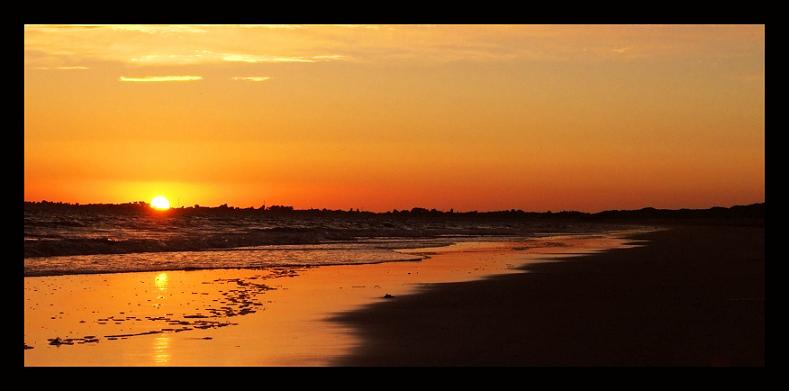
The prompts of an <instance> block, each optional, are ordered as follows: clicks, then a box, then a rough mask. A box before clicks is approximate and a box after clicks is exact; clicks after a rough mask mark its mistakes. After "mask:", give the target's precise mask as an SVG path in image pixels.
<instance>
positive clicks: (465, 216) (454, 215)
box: [24, 201, 764, 225]
mask: <svg viewBox="0 0 789 391" xmlns="http://www.w3.org/2000/svg"><path fill="white" fill-rule="evenodd" d="M24 209H25V213H31V214H37V213H74V214H80V213H95V214H117V215H149V214H154V213H158V214H161V213H166V214H167V215H168V216H172V217H179V216H239V217H292V218H348V219H382V220H385V219H434V220H464V221H468V220H476V221H491V220H496V221H504V220H554V221H579V222H586V221H590V222H596V221H615V222H623V223H627V222H631V221H632V222H638V223H643V222H645V221H646V222H648V221H652V220H675V221H676V222H679V223H683V222H688V223H709V222H715V221H724V222H726V223H730V222H735V221H736V222H740V223H743V224H751V223H752V224H757V225H758V224H759V223H760V221H762V220H763V219H764V203H759V204H751V205H737V206H732V207H730V208H724V207H713V208H709V209H655V208H642V209H636V210H608V211H603V212H597V213H587V212H578V211H561V212H550V211H549V212H526V211H523V210H520V209H510V210H501V211H491V212H477V211H465V212H456V211H454V210H448V211H441V210H436V209H426V208H418V207H416V208H412V209H410V210H396V209H395V210H392V211H387V212H369V211H360V210H359V209H349V210H330V209H294V208H293V207H292V206H283V205H271V206H265V205H263V206H261V207H259V208H252V207H250V208H238V207H232V206H227V204H224V205H220V206H217V207H205V206H199V205H195V206H189V207H180V208H172V209H170V210H168V211H166V212H157V211H153V210H151V208H150V207H149V206H148V204H147V203H145V202H143V201H138V202H133V203H126V204H69V203H63V202H48V201H41V202H25V207H24Z"/></svg>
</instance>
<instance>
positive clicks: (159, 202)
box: [151, 196, 170, 210]
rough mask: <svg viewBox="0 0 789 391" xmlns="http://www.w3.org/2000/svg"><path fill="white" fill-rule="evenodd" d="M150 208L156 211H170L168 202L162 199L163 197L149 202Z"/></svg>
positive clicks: (157, 197)
mask: <svg viewBox="0 0 789 391" xmlns="http://www.w3.org/2000/svg"><path fill="white" fill-rule="evenodd" d="M151 208H154V209H158V210H167V209H170V201H168V200H167V198H164V196H156V197H154V198H153V199H152V200H151Z"/></svg>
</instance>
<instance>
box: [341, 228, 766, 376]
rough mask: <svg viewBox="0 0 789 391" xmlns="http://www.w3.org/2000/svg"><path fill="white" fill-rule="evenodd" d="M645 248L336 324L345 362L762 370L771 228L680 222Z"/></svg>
mask: <svg viewBox="0 0 789 391" xmlns="http://www.w3.org/2000/svg"><path fill="white" fill-rule="evenodd" d="M629 238H630V239H633V240H648V241H649V243H648V244H647V245H645V246H641V247H634V248H627V249H613V250H609V251H605V252H602V253H597V254H589V255H585V256H583V257H573V258H565V259H562V261H561V262H548V263H531V264H526V265H524V266H522V267H521V270H522V271H526V273H518V274H508V275H498V276H493V277H489V278H485V279H481V280H476V281H469V282H459V283H442V284H431V285H429V286H426V287H424V288H423V289H421V290H420V291H419V292H418V293H417V294H413V295H408V296H403V297H399V298H395V299H393V300H390V301H388V302H384V303H375V304H372V305H369V306H367V307H364V308H361V309H357V310H354V311H350V312H346V313H343V314H340V315H338V316H336V317H335V318H334V319H333V320H334V321H337V322H338V323H341V324H344V325H346V326H348V327H351V328H352V329H354V330H355V332H356V333H357V335H359V336H360V337H361V339H362V341H363V343H362V344H361V345H359V346H358V347H357V348H356V349H354V350H353V352H352V353H351V354H350V355H348V356H345V357H341V358H339V359H338V360H336V361H334V362H333V363H332V364H333V365H343V366H613V365H617V366H655V365H658V366H665V365H668V366H762V365H764V256H765V254H764V228H763V227H734V226H695V227H694V226H680V227H670V229H668V230H663V231H654V232H648V233H640V234H635V235H630V236H629Z"/></svg>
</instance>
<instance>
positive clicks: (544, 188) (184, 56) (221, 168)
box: [24, 25, 765, 211]
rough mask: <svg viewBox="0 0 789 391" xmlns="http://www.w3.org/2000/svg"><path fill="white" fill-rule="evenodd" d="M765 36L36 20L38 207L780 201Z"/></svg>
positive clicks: (533, 206) (29, 71)
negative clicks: (768, 181)
mask: <svg viewBox="0 0 789 391" xmlns="http://www.w3.org/2000/svg"><path fill="white" fill-rule="evenodd" d="M764 49H765V46H764V27H763V26H747V25H743V26H601V25H595V26H578V25H568V26H538V25H525V26H507V25H505V26H486V25H471V26H450V25H439V26H423V25H412V26H396V25H383V26H363V25H351V26H323V25H308V26H301V25H274V26H252V25H242V26H230V25H227V26H226V25H208V26H206V25H198V26H185V25H178V26H167V25H153V26H136V25H119V26H82V25H80V26H54V25H44V26H41V25H28V26H25V54H24V56H25V60H24V61H25V75H24V78H25V83H24V84H25V87H24V88H25V98H24V106H25V109H24V111H25V114H24V115H25V119H24V121H25V125H24V127H25V129H24V132H25V151H24V153H25V158H24V159H25V173H24V179H25V184H24V192H25V200H28V201H40V200H49V201H64V202H80V203H91V202H101V203H106V202H112V203H115V202H132V201H138V200H143V201H149V200H151V199H152V198H153V197H154V196H156V195H160V194H161V195H165V196H166V197H167V198H169V199H170V202H171V203H172V205H173V206H181V205H185V206H190V205H193V204H200V205H207V206H215V205H219V204H223V203H228V204H230V205H234V206H240V207H247V206H255V207H258V206H260V205H262V204H266V205H272V204H286V205H293V206H294V207H296V208H311V207H315V208H324V207H325V208H331V209H334V208H340V209H347V208H359V209H363V210H375V211H383V210H391V209H393V208H397V209H404V208H411V207H414V206H421V207H427V208H438V209H449V208H454V209H455V210H473V209H475V210H497V209H510V208H517V209H524V210H535V211H544V210H554V211H556V210H570V209H573V210H583V211H599V210H604V209H633V208H641V207H645V206H653V207H658V208H682V207H689V208H707V207H711V206H715V205H720V206H731V205H735V204H748V203H754V202H763V201H764V110H765V109H764V88H765V74H764V56H765V50H764Z"/></svg>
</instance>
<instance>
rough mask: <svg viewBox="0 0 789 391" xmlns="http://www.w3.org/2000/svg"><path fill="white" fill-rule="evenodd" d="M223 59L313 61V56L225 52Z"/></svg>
mask: <svg viewBox="0 0 789 391" xmlns="http://www.w3.org/2000/svg"><path fill="white" fill-rule="evenodd" d="M222 60H223V61H227V62H246V63H252V64H255V63H260V62H315V61H316V60H315V59H314V57H313V58H307V57H285V56H258V55H252V54H226V55H224V56H222Z"/></svg>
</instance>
